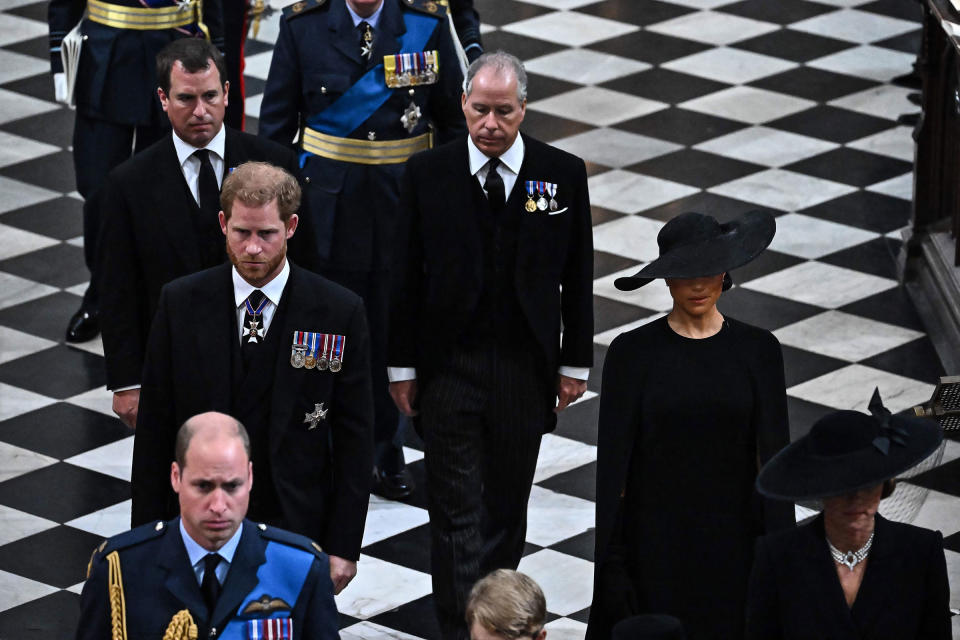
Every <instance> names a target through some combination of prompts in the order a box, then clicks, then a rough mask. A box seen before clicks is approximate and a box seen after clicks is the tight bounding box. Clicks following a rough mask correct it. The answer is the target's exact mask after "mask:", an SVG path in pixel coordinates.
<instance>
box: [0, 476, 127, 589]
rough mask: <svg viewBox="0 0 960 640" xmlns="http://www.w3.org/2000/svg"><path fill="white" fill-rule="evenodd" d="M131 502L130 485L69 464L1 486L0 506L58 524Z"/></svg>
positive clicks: (12, 480)
mask: <svg viewBox="0 0 960 640" xmlns="http://www.w3.org/2000/svg"><path fill="white" fill-rule="evenodd" d="M38 496H43V499H38ZM129 498H130V483H129V482H127V481H125V480H120V479H118V478H113V477H111V476H107V475H104V474H102V473H97V472H96V471H90V470H89V469H83V468H81V467H77V466H74V465H72V464H68V463H66V462H58V463H57V464H53V465H50V466H49V467H44V468H42V469H37V470H36V471H31V472H30V473H25V474H23V475H20V476H17V477H15V478H11V479H10V480H7V481H6V482H2V483H0V504H2V505H4V506H7V507H13V508H14V509H19V510H20V511H25V512H27V513H32V514H33V515H37V516H40V517H41V518H46V519H47V520H53V521H55V522H68V521H70V520H73V519H74V518H79V517H80V516H84V515H87V514H88V513H93V512H94V511H99V510H100V509H104V508H106V507H109V506H111V505H114V504H117V503H118V502H123V501H124V500H128V499H129ZM98 542H99V541H98ZM92 549H93V547H90V548H89V549H88V551H87V553H86V556H85V557H84V560H87V559H88V558H89V557H90V551H91V550H92ZM81 577H82V575H81ZM75 582H79V579H78V580H76V581H75ZM71 584H74V583H71Z"/></svg>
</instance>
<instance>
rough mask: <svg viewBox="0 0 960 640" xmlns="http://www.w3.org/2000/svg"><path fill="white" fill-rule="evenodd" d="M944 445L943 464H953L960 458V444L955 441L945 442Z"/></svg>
mask: <svg viewBox="0 0 960 640" xmlns="http://www.w3.org/2000/svg"><path fill="white" fill-rule="evenodd" d="M943 444H944V448H943V459H942V460H941V464H947V463H948V462H953V461H954V460H956V459H957V458H960V442H955V441H954V440H944V441H943Z"/></svg>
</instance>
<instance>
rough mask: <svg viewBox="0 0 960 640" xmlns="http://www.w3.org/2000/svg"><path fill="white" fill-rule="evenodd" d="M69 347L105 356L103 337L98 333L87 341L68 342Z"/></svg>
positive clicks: (81, 293)
mask: <svg viewBox="0 0 960 640" xmlns="http://www.w3.org/2000/svg"><path fill="white" fill-rule="evenodd" d="M71 289H73V287H71ZM83 290H84V291H85V290H86V287H84V289H83ZM68 293H73V292H72V291H71V292H68ZM76 295H80V296H82V295H83V291H81V292H80V293H78V294H76ZM67 347H69V348H70V349H76V350H78V351H86V352H87V353H92V354H93V355H95V356H101V357H103V338H102V337H101V336H100V335H99V334H97V335H96V336H95V337H93V338H91V339H90V340H87V341H86V342H72V343H70V344H68V345H67Z"/></svg>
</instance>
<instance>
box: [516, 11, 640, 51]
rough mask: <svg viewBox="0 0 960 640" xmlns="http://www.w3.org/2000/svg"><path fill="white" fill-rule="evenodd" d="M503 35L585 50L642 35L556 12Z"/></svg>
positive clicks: (613, 23)
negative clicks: (628, 36)
mask: <svg viewBox="0 0 960 640" xmlns="http://www.w3.org/2000/svg"><path fill="white" fill-rule="evenodd" d="M501 29H502V30H503V31H506V32H508V33H515V34H517V35H521V36H526V37H528V38H538V39H540V40H547V41H549V42H562V43H563V44H565V45H567V46H570V47H585V46H587V45H588V44H592V43H594V42H599V41H600V40H607V39H609V38H616V37H617V36H622V35H624V34H627V33H632V32H634V31H638V30H639V29H640V27H637V26H635V25H632V24H625V23H623V22H617V21H616V20H608V19H606V18H597V17H596V16H590V15H587V14H584V13H567V12H566V11H554V12H553V13H545V14H543V15H541V16H537V17H535V18H528V19H527V20H521V21H519V22H513V23H511V24H508V25H505V26H503V27H501Z"/></svg>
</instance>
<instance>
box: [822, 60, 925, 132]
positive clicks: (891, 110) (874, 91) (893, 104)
mask: <svg viewBox="0 0 960 640" xmlns="http://www.w3.org/2000/svg"><path fill="white" fill-rule="evenodd" d="M904 73H906V70H905V71H904ZM908 95H910V89H904V88H903V87H895V86H893V85H891V84H884V85H880V86H879V87H872V88H870V89H865V90H864V91H858V92H857V93H851V94H850V95H846V96H843V97H842V98H837V99H836V100H831V101H830V102H828V103H827V104H829V105H830V106H832V107H840V108H841V109H849V110H850V111H856V112H857V113H865V114H867V115H868V116H876V117H878V118H886V119H887V120H896V119H897V117H898V116H899V115H900V114H901V113H910V112H913V111H916V110H917V107H916V106H914V105H913V104H911V103H910V101H909V100H907V96H908Z"/></svg>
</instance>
